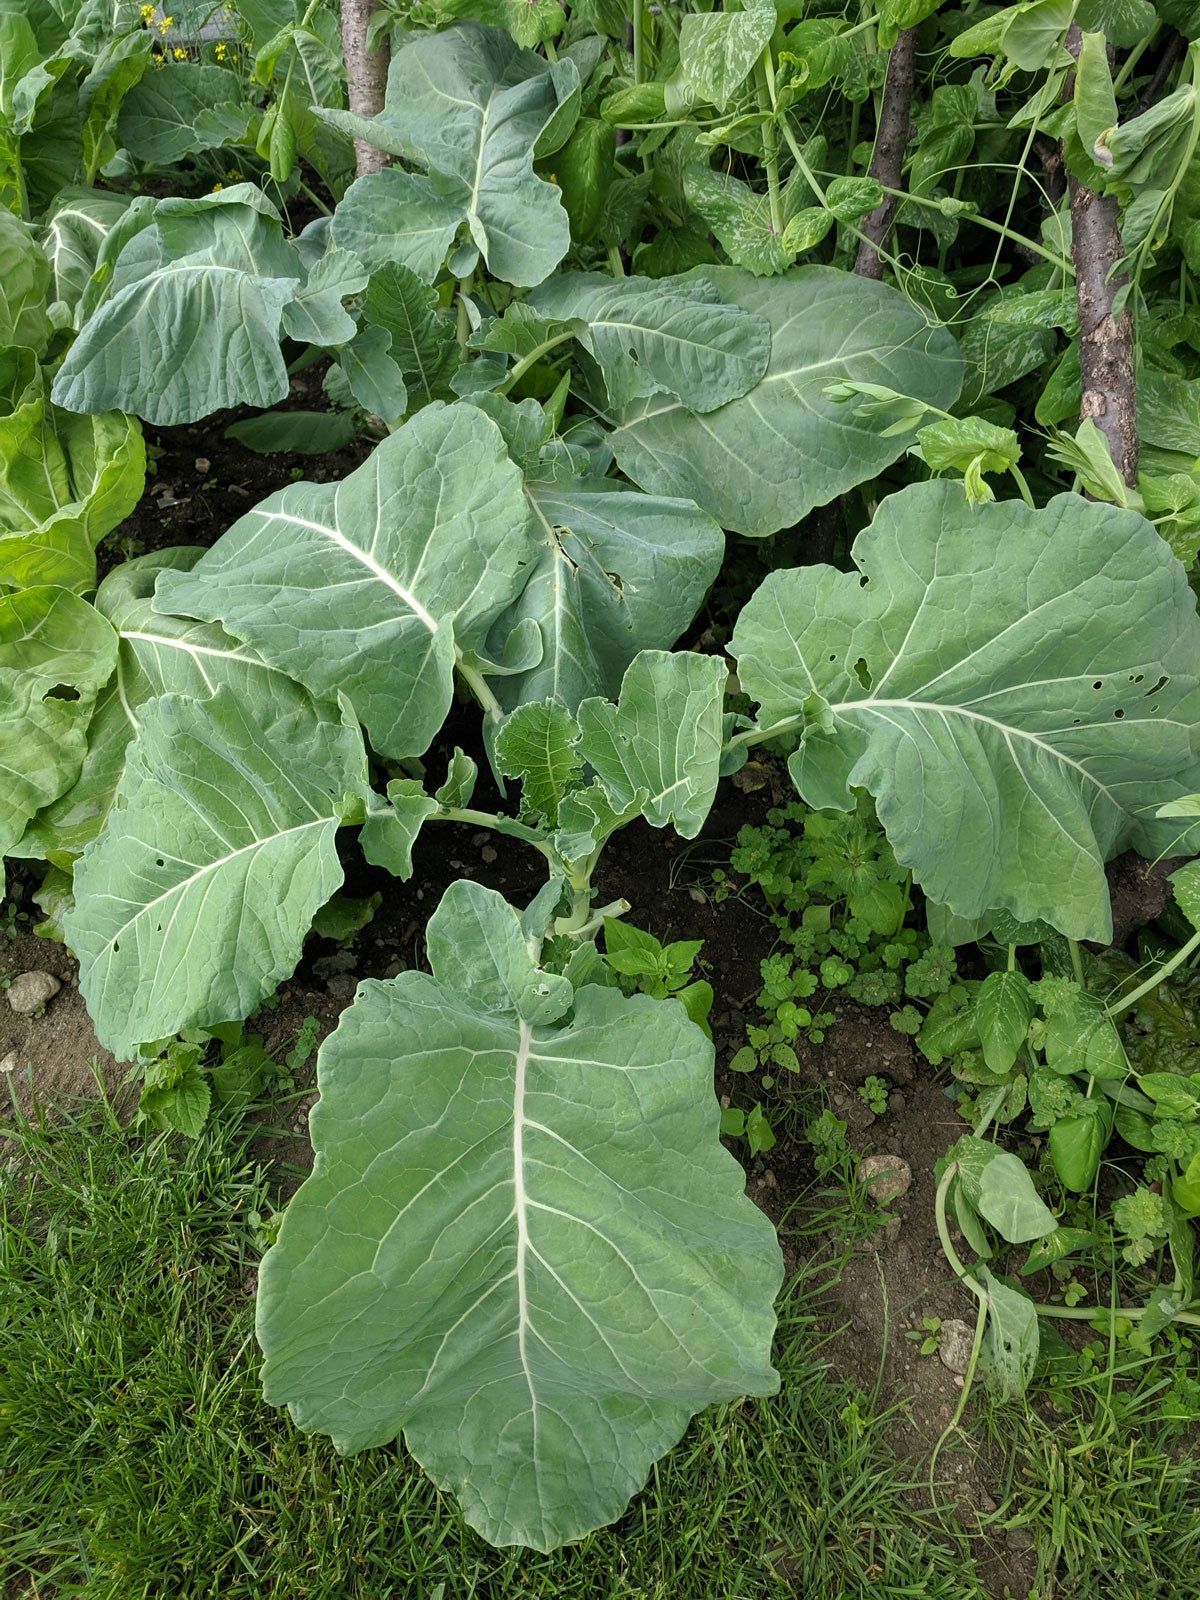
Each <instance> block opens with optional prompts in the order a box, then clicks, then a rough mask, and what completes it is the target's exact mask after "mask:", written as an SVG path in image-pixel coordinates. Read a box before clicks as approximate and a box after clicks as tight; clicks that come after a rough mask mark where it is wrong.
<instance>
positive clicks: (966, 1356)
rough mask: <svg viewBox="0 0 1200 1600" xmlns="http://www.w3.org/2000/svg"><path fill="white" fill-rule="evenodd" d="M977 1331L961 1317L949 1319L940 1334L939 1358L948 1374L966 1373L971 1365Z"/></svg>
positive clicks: (944, 1323) (943, 1324)
mask: <svg viewBox="0 0 1200 1600" xmlns="http://www.w3.org/2000/svg"><path fill="white" fill-rule="evenodd" d="M974 1343H975V1329H974V1328H973V1327H972V1326H971V1324H970V1323H969V1322H963V1321H962V1319H961V1318H960V1317H947V1318H946V1320H945V1321H944V1322H943V1323H942V1326H941V1328H940V1330H939V1332H938V1357H939V1359H940V1361H941V1363H942V1365H943V1366H944V1367H945V1368H946V1370H947V1371H948V1372H957V1373H960V1374H962V1373H965V1372H966V1370H967V1368H968V1367H969V1366H970V1365H971V1347H972V1346H973V1345H974Z"/></svg>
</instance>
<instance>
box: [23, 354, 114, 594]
mask: <svg viewBox="0 0 1200 1600" xmlns="http://www.w3.org/2000/svg"><path fill="white" fill-rule="evenodd" d="M11 354H12V353H11V352H8V353H6V355H5V356H0V365H3V364H4V362H5V360H6V359H7V358H8V356H9V355H11ZM31 354H32V353H31V352H28V353H26V355H25V356H23V357H22V359H21V365H22V366H23V367H24V366H25V361H26V358H27V357H31ZM18 355H21V353H20V352H18ZM27 370H28V371H30V372H31V373H32V375H31V376H30V377H29V380H28V382H25V383H23V384H22V383H21V381H20V380H18V383H17V384H16V385H15V387H16V389H17V394H16V396H15V403H14V404H13V405H12V407H11V409H9V410H5V409H4V407H3V402H0V584H11V585H13V586H15V587H24V586H27V585H34V584H43V583H53V584H59V585H62V586H63V587H65V588H69V589H76V590H83V589H90V588H91V587H92V586H93V584H94V583H95V581H96V560H95V550H96V546H97V545H98V544H99V543H100V541H101V539H103V538H104V537H105V535H106V534H108V533H111V532H112V530H113V529H114V528H115V527H117V526H118V524H119V523H121V522H123V521H124V519H125V518H126V517H127V516H128V515H129V513H130V512H131V511H132V510H133V508H134V507H135V506H136V505H137V503H138V501H139V499H140V498H141V494H142V489H143V488H144V486H145V481H146V446H145V442H144V441H143V439H142V430H141V427H140V426H139V424H138V422H137V419H136V418H135V417H125V416H121V415H120V414H118V413H115V412H105V413H101V414H100V415H98V416H88V417H80V416H75V415H72V414H71V413H70V412H66V411H60V410H58V409H57V408H56V407H54V406H51V405H49V404H48V403H47V401H46V399H45V396H44V394H43V378H42V374H41V372H40V371H38V370H36V368H33V367H32V362H30V366H29V368H28V369H27Z"/></svg>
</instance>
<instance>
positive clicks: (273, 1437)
mask: <svg viewBox="0 0 1200 1600" xmlns="http://www.w3.org/2000/svg"><path fill="white" fill-rule="evenodd" d="M4 1134H5V1138H4V1142H3V1144H2V1145H0V1159H3V1161H4V1199H3V1205H2V1210H0V1305H2V1306H3V1308H4V1311H3V1320H4V1332H3V1341H4V1363H3V1369H2V1371H0V1574H2V1575H3V1578H4V1580H5V1586H4V1592H5V1594H6V1596H13V1597H15V1596H21V1597H24V1596H28V1597H31V1600H32V1597H34V1596H40V1597H44V1600H50V1597H57V1596H78V1597H86V1600H142V1597H146V1600H149V1597H154V1600H161V1597H166V1596H170V1597H171V1600H207V1597H213V1600H215V1597H217V1596H220V1597H221V1600H243V1597H244V1600H269V1597H275V1596H278V1597H280V1600H284V1597H286V1600H360V1597H361V1600H393V1597H394V1600H399V1597H401V1596H403V1597H404V1600H465V1597H474V1596H480V1597H486V1600H501V1597H504V1600H508V1597H518V1596H519V1597H520V1600H551V1597H553V1600H571V1597H578V1600H584V1597H586V1600H608V1597H611V1600H617V1597H621V1600H701V1597H704V1600H709V1597H712V1600H757V1597H759V1596H764V1597H765V1596H768V1595H771V1596H777V1595H779V1594H780V1593H781V1592H782V1593H796V1594H804V1595H807V1596H812V1597H814V1600H843V1597H846V1600H850V1597H854V1600H858V1597H867V1596H869V1597H870V1600H901V1597H905V1600H915V1597H919V1600H976V1597H979V1600H982V1597H983V1596H984V1595H985V1594H986V1591H985V1589H984V1588H983V1587H982V1585H981V1582H980V1581H979V1579H978V1578H977V1577H976V1576H975V1569H974V1567H973V1564H972V1559H971V1551H970V1548H969V1546H968V1543H967V1541H966V1539H965V1538H964V1537H963V1536H962V1535H961V1534H958V1533H955V1532H954V1531H952V1530H949V1531H948V1530H947V1528H945V1527H942V1526H940V1525H939V1524H938V1522H937V1519H936V1518H935V1517H933V1516H932V1515H931V1514H923V1513H921V1512H919V1511H916V1510H914V1509H913V1507H912V1504H910V1499H909V1497H907V1496H906V1494H905V1486H904V1482H903V1478H904V1474H903V1473H902V1472H901V1471H900V1470H899V1469H898V1467H897V1464H896V1462H895V1461H894V1460H893V1459H892V1457H891V1456H890V1454H889V1452H888V1449H887V1446H886V1432H887V1418H886V1417H879V1416H874V1415H872V1414H871V1412H870V1410H869V1407H868V1406H867V1403H866V1402H865V1401H864V1400H863V1399H862V1397H860V1396H857V1395H856V1394H855V1393H854V1392H853V1391H852V1390H851V1389H850V1388H848V1387H847V1386H845V1385H844V1384H841V1383H839V1382H837V1381H835V1380H834V1379H833V1378H832V1377H831V1376H830V1375H829V1373H828V1372H827V1371H826V1369H825V1367H824V1365H823V1363H822V1360H821V1355H820V1335H819V1334H818V1333H817V1331H816V1312H817V1307H818V1304H819V1300H820V1292H819V1284H817V1283H816V1282H815V1281H814V1280H811V1279H805V1280H802V1281H798V1282H796V1283H794V1284H793V1286H792V1288H791V1290H790V1292H789V1294H788V1295H787V1297H786V1299H785V1301H784V1304H783V1307H782V1317H781V1334H780V1341H779V1346H778V1362H779V1366H780V1369H781V1372H782V1376H783V1390H782V1393H781V1395H780V1396H779V1397H778V1398H776V1399H775V1400H772V1401H770V1402H753V1403H747V1404H744V1405H741V1406H732V1407H725V1408H721V1409H717V1410H713V1411H710V1412H708V1413H706V1414H705V1415H704V1416H703V1417H701V1418H700V1419H698V1420H697V1422H696V1424H695V1425H694V1426H693V1427H692V1429H691V1430H690V1431H689V1433H688V1434H687V1436H686V1438H685V1440H684V1442H683V1444H682V1445H681V1446H680V1447H679V1448H678V1449H677V1450H676V1451H675V1452H673V1453H672V1454H671V1455H670V1456H669V1457H668V1458H667V1459H666V1460H665V1461H663V1462H662V1463H660V1464H659V1467H658V1468H657V1469H656V1471H655V1473H654V1475H653V1476H652V1479H651V1482H650V1484H649V1486H648V1488H647V1490H646V1492H645V1493H643V1494H642V1495H640V1496H639V1497H638V1498H637V1499H636V1500H635V1502H634V1504H633V1506H632V1508H631V1510H630V1511H629V1513H628V1514H627V1515H626V1517H625V1518H624V1519H623V1520H622V1522H621V1523H620V1524H618V1525H617V1526H616V1527H615V1528H612V1529H609V1530H606V1531H604V1532H602V1533H599V1534H596V1535H593V1536H592V1537H590V1538H588V1539H586V1540H585V1541H583V1542H582V1543H580V1544H579V1545H576V1546H573V1547H572V1548H570V1549H569V1550H566V1551H563V1552H560V1553H558V1554H556V1555H553V1556H536V1555H529V1554H518V1553H514V1552H498V1551H494V1550H492V1549H490V1548H489V1547H488V1546H486V1545H485V1544H483V1543H482V1541H480V1540H479V1539H478V1538H476V1537H475V1535H473V1534H472V1533H471V1532H470V1530H469V1529H466V1528H465V1527H464V1525H463V1524H462V1522H461V1521H460V1519H459V1518H458V1516H457V1514H456V1512H455V1510H454V1507H453V1504H452V1503H451V1502H450V1501H449V1500H448V1499H446V1498H443V1497H442V1496H440V1495H439V1494H438V1493H437V1491H436V1490H435V1489H433V1488H432V1486H431V1485H430V1484H429V1483H428V1481H427V1480H426V1479H425V1478H424V1477H423V1476H422V1474H421V1473H419V1472H418V1471H417V1470H416V1469H415V1468H413V1467H412V1466H411V1465H410V1464H408V1463H407V1462H406V1460H405V1459H404V1457H403V1455H402V1454H397V1453H395V1452H392V1451H387V1450H373V1451H368V1452H365V1453H364V1454H362V1455H359V1456H356V1457H352V1458H348V1459H343V1458H340V1457H338V1456H337V1455H336V1454H335V1453H334V1452H333V1451H332V1450H331V1449H330V1448H329V1446H328V1445H327V1443H326V1442H325V1441H323V1440H319V1439H313V1438H308V1437H305V1436H304V1435H302V1434H300V1433H299V1432H298V1431H297V1430H296V1429H295V1428H294V1427H293V1426H292V1425H291V1423H290V1422H289V1420H288V1419H287V1418H286V1417H284V1416H281V1415H279V1414H277V1413H275V1412H273V1411H270V1410H268V1409H267V1408H266V1407H264V1406H263V1404H262V1403H261V1401H260V1399H259V1397H258V1390H257V1383H256V1368H257V1353H256V1347H255V1345H254V1340H253V1307H252V1276H253V1271H254V1264H255V1260H256V1255H257V1251H256V1248H255V1245H254V1242H253V1240H254V1233H255V1228H256V1226H257V1222H258V1219H259V1218H260V1217H261V1216H262V1215H265V1214H266V1213H267V1212H268V1211H269V1209H270V1200H269V1194H268V1187H267V1178H266V1175H265V1174H264V1173H263V1172H262V1171H261V1169H259V1168H258V1167H257V1166H256V1164H255V1162H254V1160H253V1156H252V1153H251V1150H250V1147H249V1144H248V1139H249V1131H248V1130H247V1129H246V1128H244V1127H239V1126H238V1125H237V1124H236V1123H232V1124H228V1125H226V1126H224V1127H221V1126H220V1125H216V1126H213V1127H211V1128H210V1129H209V1130H208V1131H207V1132H206V1133H205V1134H204V1135H203V1137H201V1138H200V1139H199V1140H197V1141H196V1142H195V1143H193V1144H188V1143H186V1142H184V1141H182V1140H178V1139H174V1140H168V1139H166V1138H165V1137H160V1138H155V1139H152V1140H150V1141H149V1142H143V1141H142V1140H140V1139H138V1138H137V1137H135V1136H133V1135H131V1134H130V1133H129V1132H128V1131H126V1130H125V1129H123V1128H122V1126H121V1125H120V1122H119V1120H118V1119H117V1117H116V1116H115V1114H114V1113H113V1110H112V1108H111V1107H110V1106H108V1105H107V1104H106V1103H104V1102H103V1101H96V1102H88V1103H85V1104H81V1105H79V1106H77V1107H76V1108H74V1109H73V1111H71V1112H70V1113H69V1114H68V1115H65V1116H63V1115H59V1116H56V1118H55V1119H54V1120H53V1121H51V1120H47V1119H43V1118H39V1117H34V1118H32V1119H23V1118H20V1117H18V1118H17V1119H16V1120H15V1121H13V1122H12V1123H10V1124H9V1126H8V1127H7V1128H6V1129H5V1130H4ZM946 1520H947V1521H948V1520H949V1519H948V1518H947V1519H946Z"/></svg>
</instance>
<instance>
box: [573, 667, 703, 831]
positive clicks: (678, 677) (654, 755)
mask: <svg viewBox="0 0 1200 1600" xmlns="http://www.w3.org/2000/svg"><path fill="white" fill-rule="evenodd" d="M728 676H729V674H728V672H727V671H726V669H725V664H724V662H723V661H722V660H721V659H720V657H719V656H698V655H692V654H690V653H688V652H686V651H680V652H678V653H677V654H672V653H671V652H670V651H667V650H643V651H641V652H640V654H638V655H637V656H635V657H634V659H633V661H632V662H631V663H630V665H629V667H628V669H627V670H626V673H625V676H624V678H623V679H622V682H621V695H620V699H619V700H618V702H617V704H616V705H615V706H614V705H613V704H612V703H611V701H608V700H599V699H594V700H585V701H583V703H582V704H581V705H580V707H579V730H580V737H579V753H580V755H581V756H582V757H583V759H584V760H585V761H586V762H587V764H588V765H589V766H590V767H591V768H592V769H593V771H594V772H595V773H596V775H597V777H598V778H599V780H600V782H601V784H602V785H603V787H604V789H605V791H606V793H607V795H608V798H609V800H610V802H611V803H612V805H613V807H614V808H615V809H616V810H617V811H627V810H628V809H629V808H630V807H633V806H636V807H637V809H638V810H639V811H640V812H641V814H642V816H644V817H645V819H646V821H647V822H649V823H650V825H651V827H654V828H665V827H666V826H667V824H668V823H670V824H671V825H672V826H673V827H674V828H675V831H676V832H677V833H680V834H682V835H683V837H684V838H685V839H694V838H695V837H696V835H697V834H698V833H699V832H700V829H701V828H702V827H703V826H704V819H705V818H706V817H707V816H708V813H709V810H710V808H711V806H712V803H713V797H714V796H715V795H716V792H717V777H718V774H719V770H720V765H721V740H722V730H723V724H722V712H723V710H724V704H725V681H726V679H727V677H728Z"/></svg>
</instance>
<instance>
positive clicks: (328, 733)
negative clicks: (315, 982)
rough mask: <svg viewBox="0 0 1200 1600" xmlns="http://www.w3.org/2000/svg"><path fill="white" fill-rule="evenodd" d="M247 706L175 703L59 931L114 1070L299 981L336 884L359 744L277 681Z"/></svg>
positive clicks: (145, 751)
mask: <svg viewBox="0 0 1200 1600" xmlns="http://www.w3.org/2000/svg"><path fill="white" fill-rule="evenodd" d="M276 681H277V684H278V688H277V689H276V688H275V686H274V683H273V684H272V686H271V687H269V688H268V687H265V686H264V688H263V690H262V691H261V692H260V693H259V695H258V696H257V697H256V698H255V699H253V700H247V701H243V700H241V699H240V698H239V697H238V696H237V695H236V694H235V693H234V692H233V691H232V690H230V689H228V688H225V687H222V688H220V689H218V690H217V692H216V694H215V695H213V696H212V698H211V699H209V700H192V699H189V698H187V697H186V696H184V695H177V694H168V695H164V696H163V697H162V698H161V699H158V700H154V701H151V702H149V703H148V704H147V705H145V706H143V707H142V708H141V709H140V713H139V721H140V727H139V731H138V738H137V742H136V744H135V745H134V746H133V748H132V750H131V751H130V753H129V759H128V761H127V764H126V767H125V772H124V775H123V777H122V779H121V783H120V787H119V788H118V791H117V798H116V802H115V804H114V805H113V807H112V809H111V810H110V812H109V814H108V817H107V820H106V822H105V825H104V829H103V831H102V832H101V834H100V836H99V837H98V838H97V839H96V840H95V841H94V842H93V843H92V844H90V845H89V846H88V847H87V849H86V850H85V851H84V853H83V855H82V857H81V858H80V860H79V864H78V866H77V867H76V869H75V906H74V909H73V910H71V911H70V912H68V914H67V916H66V917H65V919H64V929H65V933H66V938H67V943H68V944H69V945H70V946H71V948H72V949H73V950H74V951H75V954H76V955H77V956H78V957H79V973H80V988H81V990H82V992H83V995H84V998H85V999H86V1001H87V1004H88V1010H89V1012H90V1013H91V1017H92V1021H93V1023H94V1024H95V1028H96V1036H97V1038H99V1039H100V1041H101V1043H102V1044H105V1045H107V1047H108V1048H109V1049H110V1050H111V1051H112V1052H113V1054H114V1055H116V1056H117V1057H119V1058H121V1059H125V1058H128V1057H131V1056H132V1055H133V1054H134V1053H135V1052H136V1050H137V1047H138V1046H139V1045H140V1044H143V1043H145V1042H146V1041H148V1040H151V1039H161V1038H165V1037H167V1036H168V1035H170V1034H173V1033H177V1032H178V1031H179V1030H180V1029H181V1028H187V1027H211V1026H212V1025H213V1024H214V1023H218V1022H227V1021H231V1020H234V1019H241V1018H243V1017H247V1016H249V1015H250V1013H251V1012H252V1011H253V1010H254V1009H255V1007H256V1006H257V1005H258V1004H259V1003H260V1002H261V1001H262V1000H264V999H265V998H266V996H267V995H269V994H270V993H272V991H273V990H274V988H275V986H276V984H278V983H279V981H280V980H281V979H282V978H285V977H287V976H288V975H289V973H290V972H291V971H292V969H293V967H294V966H295V964H296V962H297V961H298V960H299V957H300V947H301V945H302V943H303V941H304V936H305V934H306V933H307V932H308V929H309V925H310V924H311V922H312V919H313V916H314V915H315V913H316V911H317V908H318V907H319V906H321V905H323V904H324V903H325V901H326V900H328V899H329V897H330V895H332V894H333V892H334V890H335V889H337V887H338V885H339V884H340V883H341V881H342V869H341V865H340V863H339V861H338V856H337V849H336V847H335V844H334V833H335V830H336V829H337V827H338V825H339V824H340V823H341V822H344V821H347V820H350V819H351V818H353V817H354V816H355V815H359V816H361V813H362V807H363V797H364V795H365V793H366V757H365V753H364V750H363V744H362V736H361V734H360V733H359V730H358V728H357V727H356V726H355V725H354V724H353V723H352V722H351V723H345V722H343V721H341V720H339V719H338V717H337V713H336V712H331V711H329V710H327V709H324V708H321V707H318V706H315V705H314V704H313V702H312V701H310V700H309V699H308V697H307V696H306V695H304V694H303V693H301V692H300V691H299V690H297V689H296V687H295V686H294V685H290V684H287V683H286V680H284V679H283V678H282V677H280V678H279V679H278V680H276Z"/></svg>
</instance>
